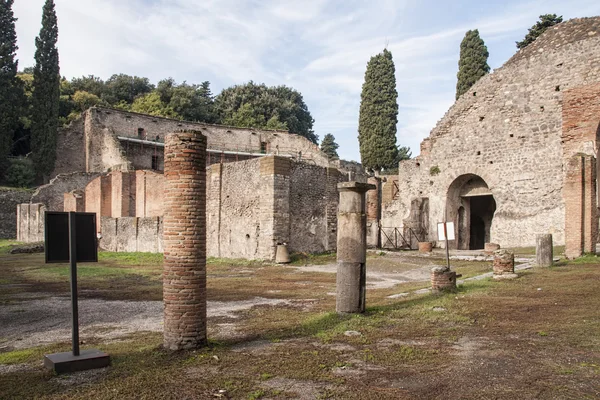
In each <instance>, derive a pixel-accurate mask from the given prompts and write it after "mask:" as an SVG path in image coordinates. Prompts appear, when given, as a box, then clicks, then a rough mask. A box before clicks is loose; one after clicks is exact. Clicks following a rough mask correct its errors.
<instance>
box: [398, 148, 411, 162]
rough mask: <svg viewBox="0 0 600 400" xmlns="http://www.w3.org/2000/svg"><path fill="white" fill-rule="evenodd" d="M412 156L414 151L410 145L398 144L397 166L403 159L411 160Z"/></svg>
mask: <svg viewBox="0 0 600 400" xmlns="http://www.w3.org/2000/svg"><path fill="white" fill-rule="evenodd" d="M411 157H412V151H410V147H408V146H398V157H397V158H396V163H395V164H396V166H398V163H399V162H400V161H403V160H410V158H411Z"/></svg>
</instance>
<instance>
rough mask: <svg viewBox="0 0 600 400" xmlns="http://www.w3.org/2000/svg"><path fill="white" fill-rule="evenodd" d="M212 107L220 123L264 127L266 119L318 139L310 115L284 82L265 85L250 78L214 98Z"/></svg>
mask: <svg viewBox="0 0 600 400" xmlns="http://www.w3.org/2000/svg"><path fill="white" fill-rule="evenodd" d="M215 110H216V114H217V116H218V117H217V118H218V121H217V122H219V123H222V124H227V125H234V126H252V127H254V128H265V127H266V125H267V123H269V122H270V127H273V126H278V127H280V128H279V129H281V128H282V127H283V126H286V127H287V129H288V130H289V131H290V132H291V133H296V134H298V135H301V136H304V137H305V138H307V139H308V140H310V141H311V142H313V143H315V144H317V143H318V136H317V135H315V133H314V131H313V129H312V127H313V124H314V119H313V118H312V116H311V115H310V112H309V111H308V107H307V106H306V103H304V99H303V98H302V95H301V94H300V93H299V92H298V91H296V90H294V89H292V88H289V87H287V86H274V87H267V86H266V85H265V84H260V85H258V84H255V83H254V82H252V81H250V82H248V83H246V84H244V85H236V86H232V87H230V88H227V89H224V90H223V91H222V92H221V93H220V94H219V95H218V96H217V97H216V98H215ZM274 116H276V117H277V119H276V120H275V119H273V117H274ZM277 121H279V123H277ZM239 124H243V125H239ZM250 124H253V125H250Z"/></svg>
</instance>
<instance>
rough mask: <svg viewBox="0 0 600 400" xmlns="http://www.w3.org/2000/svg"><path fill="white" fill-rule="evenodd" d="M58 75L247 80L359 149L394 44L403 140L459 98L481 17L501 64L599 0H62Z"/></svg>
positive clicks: (412, 139) (495, 61) (599, 6)
mask: <svg viewBox="0 0 600 400" xmlns="http://www.w3.org/2000/svg"><path fill="white" fill-rule="evenodd" d="M43 3H44V0H15V3H14V6H13V11H14V13H15V17H16V18H18V21H17V24H16V28H17V36H18V46H19V50H18V53H17V56H18V59H19V67H20V69H23V68H25V67H28V66H33V64H34V60H33V54H34V51H35V37H36V36H37V35H38V33H39V30H40V27H41V23H40V22H41V14H42V6H43ZM55 3H56V12H57V15H58V27H59V40H58V48H59V54H60V68H61V75H63V76H65V77H67V78H68V79H71V78H73V77H78V76H87V75H95V76H98V77H101V78H102V79H107V78H109V77H110V76H111V75H113V74H117V73H125V74H129V75H137V76H143V77H148V78H149V79H150V80H151V81H152V82H153V83H155V84H156V83H157V82H158V81H159V80H161V79H164V78H168V77H173V78H174V79H175V80H176V81H177V82H182V81H187V82H188V83H200V82H202V81H206V80H208V81H210V83H211V88H212V91H213V93H215V94H217V93H219V92H220V91H221V90H222V89H223V88H226V87H229V86H232V85H235V84H242V83H245V82H248V81H250V80H252V81H254V82H257V83H263V82H264V83H266V84H267V85H286V86H290V87H292V88H294V89H296V90H298V91H299V92H300V93H302V95H303V97H304V101H305V102H306V104H307V106H308V109H309V111H310V112H311V114H312V116H313V118H314V119H315V124H314V130H315V133H317V134H318V135H319V137H320V138H321V139H322V138H323V137H324V136H325V134H327V133H332V134H333V135H334V136H335V138H336V142H337V143H338V144H339V145H340V148H339V150H338V153H339V155H340V157H342V158H344V159H347V160H355V161H360V153H359V149H358V139H357V135H358V114H359V106H360V92H361V87H362V84H363V81H364V73H365V69H366V65H367V62H368V61H369V59H370V58H371V57H372V56H374V55H376V54H378V53H380V52H381V51H382V50H383V49H384V48H386V47H387V49H388V50H390V51H391V52H392V55H393V57H394V63H395V66H396V84H397V90H398V105H399V113H398V132H397V144H398V145H402V146H408V147H410V148H411V150H412V153H413V156H416V155H418V154H419V144H420V142H421V140H423V139H424V138H425V137H427V136H428V135H429V132H430V131H431V129H433V127H434V126H435V124H436V123H437V121H438V120H439V119H441V118H442V117H443V116H444V113H445V112H446V111H447V110H448V108H449V107H450V106H451V105H452V104H453V103H454V98H455V92H456V73H457V70H458V58H459V49H460V42H461V40H462V39H463V37H464V35H465V33H466V31H468V30H470V29H479V33H480V36H481V37H482V39H483V40H484V42H485V44H486V45H487V47H488V51H489V53H490V58H489V60H488V63H489V65H490V66H491V68H492V69H495V68H499V67H500V66H502V64H503V63H504V62H506V61H507V60H508V59H509V58H510V57H511V56H512V55H513V54H514V53H515V52H516V50H517V49H516V47H515V41H518V40H522V39H523V38H524V36H525V34H526V33H527V29H528V28H529V27H531V26H532V25H533V24H534V23H535V22H536V21H537V19H538V17H539V15H541V14H547V13H550V14H553V13H555V14H558V15H562V16H563V18H564V19H565V20H567V19H570V18H576V17H589V16H597V15H600V1H598V0H546V1H541V0H534V1H529V0H468V1H460V0H456V1H443V0H437V1H434V0H395V1H394V0H369V1H365V0H293V1H292V0H289V1H286V0H246V1H242V0H55Z"/></svg>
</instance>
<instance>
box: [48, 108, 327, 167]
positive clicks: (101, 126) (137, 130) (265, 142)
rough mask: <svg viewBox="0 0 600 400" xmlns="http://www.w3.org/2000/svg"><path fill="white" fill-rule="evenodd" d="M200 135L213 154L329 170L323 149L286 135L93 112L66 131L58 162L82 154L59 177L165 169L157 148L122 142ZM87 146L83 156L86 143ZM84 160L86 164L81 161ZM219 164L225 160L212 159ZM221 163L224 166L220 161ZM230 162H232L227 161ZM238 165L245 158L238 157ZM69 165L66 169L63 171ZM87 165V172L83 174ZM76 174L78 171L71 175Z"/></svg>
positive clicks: (117, 112)
mask: <svg viewBox="0 0 600 400" xmlns="http://www.w3.org/2000/svg"><path fill="white" fill-rule="evenodd" d="M185 129H188V130H190V129H191V130H198V131H202V133H203V134H204V135H205V136H206V137H207V141H208V148H209V149H213V150H227V151H238V152H248V153H256V154H260V153H269V154H274V155H288V156H293V157H295V158H298V159H303V160H305V161H309V162H312V163H314V164H317V165H321V166H327V165H328V164H329V160H328V158H327V156H326V155H325V154H324V153H323V152H321V150H320V149H319V146H317V145H316V144H314V143H312V142H310V141H309V140H307V139H306V138H304V137H302V136H300V135H294V134H289V133H288V132H285V131H270V130H258V129H251V128H236V127H229V126H222V125H210V124H202V123H193V122H185V121H178V120H173V119H168V118H161V117H154V116H149V115H144V114H137V113H132V112H126V111H120V110H113V109H107V108H100V107H94V108H91V109H89V110H87V111H86V112H84V113H83V115H82V118H81V120H80V121H78V122H77V124H75V123H74V124H72V125H71V126H70V127H68V128H66V129H64V130H61V132H60V133H59V142H60V143H61V145H60V146H59V147H57V159H59V160H68V159H69V157H71V154H72V153H73V152H75V151H77V157H78V161H77V162H76V163H73V164H72V165H71V164H69V163H68V162H66V161H65V162H64V163H63V162H62V161H61V163H60V165H59V166H58V167H57V170H56V171H55V172H56V173H58V172H64V171H66V170H69V171H81V170H83V171H98V172H105V171H108V170H109V169H112V170H129V169H132V168H135V169H151V167H152V156H153V155H156V156H158V158H159V159H158V168H157V169H158V170H162V169H163V168H164V154H163V153H164V150H163V148H155V147H154V146H152V145H147V144H146V145H143V146H142V145H140V144H139V143H137V144H136V143H131V142H130V143H127V142H122V143H120V142H119V140H118V139H117V137H119V136H121V137H129V138H133V139H142V140H150V141H158V142H161V143H162V142H164V137H165V134H167V133H169V132H176V131H180V130H185ZM82 141H83V150H84V151H83V152H82V150H81V143H82ZM80 157H82V159H84V161H81V160H79V158H80ZM210 157H211V158H212V159H209V161H211V162H210V163H213V162H220V158H221V155H211V156H210ZM215 157H216V158H218V160H219V161H217V160H216V159H215ZM224 157H226V158H228V159H229V160H228V161H233V160H232V157H235V156H224ZM235 159H236V160H239V159H240V157H235ZM63 164H64V165H63ZM81 165H84V168H81ZM70 168H73V169H70Z"/></svg>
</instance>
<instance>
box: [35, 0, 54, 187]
mask: <svg viewBox="0 0 600 400" xmlns="http://www.w3.org/2000/svg"><path fill="white" fill-rule="evenodd" d="M57 40H58V22H57V19H56V11H55V7H54V0H46V3H45V4H44V8H43V14H42V29H41V30H40V35H39V36H38V37H37V38H36V39H35V46H36V50H35V67H34V68H33V94H32V115H31V150H32V157H33V165H34V167H35V169H36V173H37V175H38V177H42V176H43V177H44V178H45V179H46V178H47V177H48V175H50V173H51V172H52V170H53V169H54V162H55V160H56V135H57V131H58V113H59V102H60V71H59V66H58V49H57V48H56V42H57Z"/></svg>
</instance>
